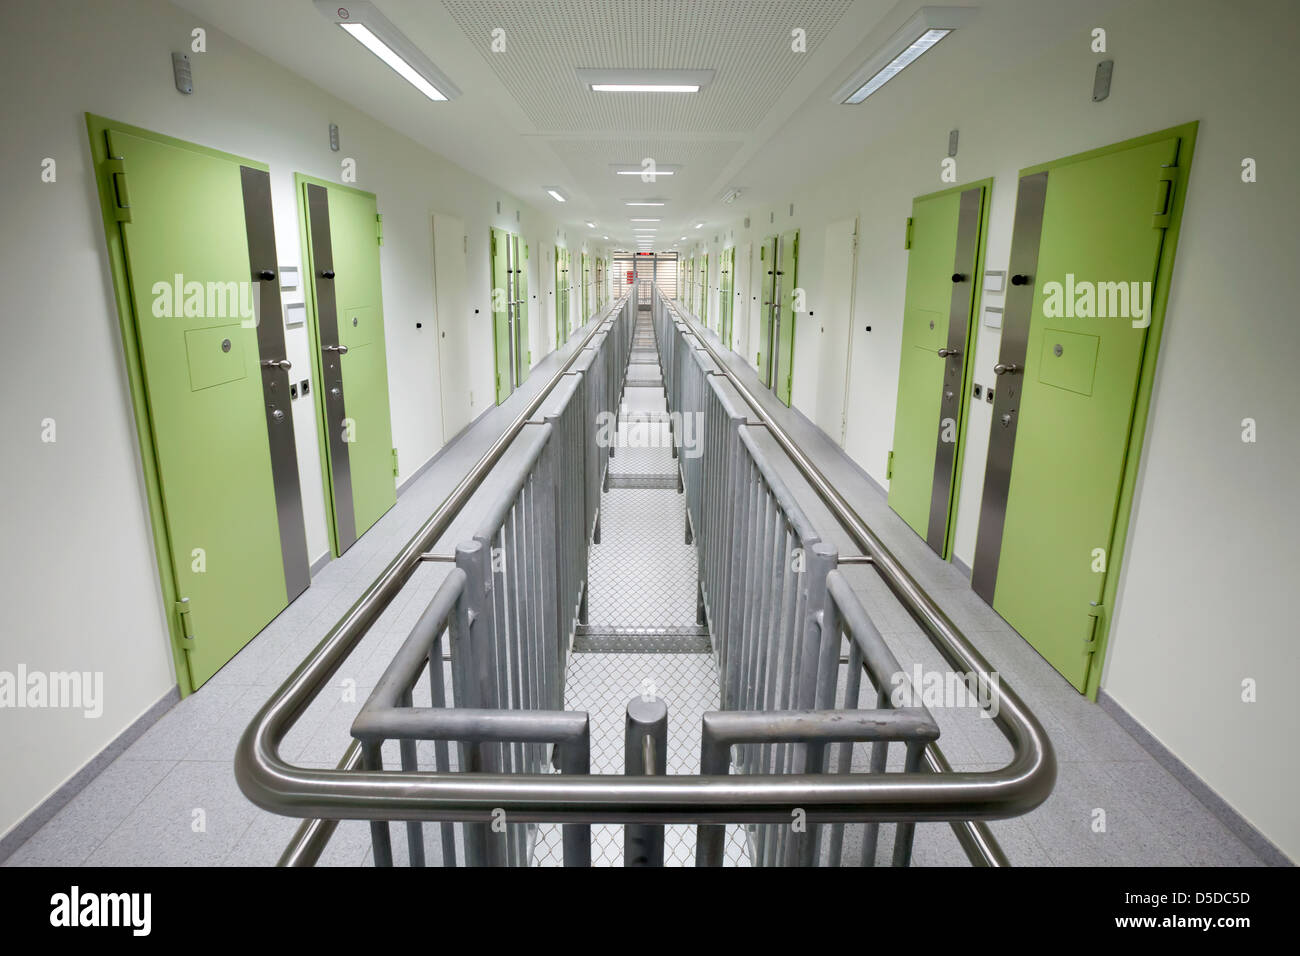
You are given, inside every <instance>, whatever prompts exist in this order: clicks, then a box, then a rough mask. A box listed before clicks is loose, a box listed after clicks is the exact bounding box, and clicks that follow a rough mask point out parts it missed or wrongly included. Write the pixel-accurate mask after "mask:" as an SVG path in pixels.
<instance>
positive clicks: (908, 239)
mask: <svg viewBox="0 0 1300 956" xmlns="http://www.w3.org/2000/svg"><path fill="white" fill-rule="evenodd" d="M903 248H904V249H911V248H912V217H911V216H908V217H907V228H906V229H905V230H904V231H903Z"/></svg>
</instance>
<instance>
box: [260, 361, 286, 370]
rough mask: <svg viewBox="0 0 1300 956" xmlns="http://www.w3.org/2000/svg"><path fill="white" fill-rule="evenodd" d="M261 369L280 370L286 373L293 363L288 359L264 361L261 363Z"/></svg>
mask: <svg viewBox="0 0 1300 956" xmlns="http://www.w3.org/2000/svg"><path fill="white" fill-rule="evenodd" d="M262 367H263V368H282V369H284V370H285V371H286V372H287V371H289V369H291V368H293V363H292V362H290V361H289V360H288V359H265V360H263V362H262Z"/></svg>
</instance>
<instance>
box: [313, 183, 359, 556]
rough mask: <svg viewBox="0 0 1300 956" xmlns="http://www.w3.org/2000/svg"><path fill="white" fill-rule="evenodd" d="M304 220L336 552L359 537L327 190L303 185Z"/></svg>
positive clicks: (314, 185) (343, 351)
mask: <svg viewBox="0 0 1300 956" xmlns="http://www.w3.org/2000/svg"><path fill="white" fill-rule="evenodd" d="M307 219H308V223H309V224H310V230H311V237H310V239H311V259H312V267H313V269H314V271H315V273H316V274H315V277H314V279H313V281H314V283H315V287H316V335H317V337H318V339H319V341H320V367H321V379H322V381H321V385H322V387H323V388H324V389H325V391H324V392H323V394H322V400H323V402H324V406H325V435H326V441H327V443H328V451H329V454H328V455H327V456H326V457H327V460H328V461H329V471H330V474H329V479H330V489H331V496H330V497H331V500H332V501H333V504H334V529H335V535H336V537H337V539H338V542H337V543H338V549H339V554H342V553H343V552H344V551H346V550H347V549H348V548H350V547H352V545H353V544H354V543H355V542H356V540H357V524H356V515H355V512H354V510H353V507H352V466H351V463H350V462H349V457H348V443H347V441H346V439H345V437H344V434H345V431H346V429H347V425H346V419H347V406H346V401H345V396H344V394H343V356H344V355H345V354H346V351H347V347H346V346H344V345H342V344H341V343H340V342H339V320H338V303H337V302H336V301H335V294H334V251H333V245H332V243H331V239H330V207H329V191H328V190H326V189H325V187H324V186H318V185H316V184H315V183H308V184H307Z"/></svg>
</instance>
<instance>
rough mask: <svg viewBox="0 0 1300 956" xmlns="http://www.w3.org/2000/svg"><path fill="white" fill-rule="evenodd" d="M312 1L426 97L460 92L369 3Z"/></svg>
mask: <svg viewBox="0 0 1300 956" xmlns="http://www.w3.org/2000/svg"><path fill="white" fill-rule="evenodd" d="M315 2H316V9H317V10H319V11H320V12H321V13H323V14H324V15H325V16H327V17H329V18H330V19H331V20H333V21H334V22H335V23H336V24H338V25H339V26H340V27H342V28H343V30H344V31H345V32H346V33H347V34H348V35H349V36H351V37H352V38H353V39H354V40H356V41H357V42H358V43H360V44H361V45H362V46H364V47H365V48H366V49H367V50H369V51H370V52H371V53H373V54H374V55H375V56H377V57H379V59H381V60H383V61H384V63H385V64H387V65H388V67H389V68H390V69H392V70H393V72H395V73H396V74H397V75H398V76H400V77H401V78H402V79H404V80H406V82H408V83H410V84H411V85H412V86H414V87H415V88H416V89H417V90H419V91H420V92H421V93H423V94H424V95H425V96H427V97H428V98H429V99H431V100H434V101H435V102H442V101H444V100H450V99H454V98H455V97H457V96H459V95H460V90H459V89H457V88H456V84H454V83H452V82H451V80H449V79H447V77H446V76H445V75H444V74H443V73H442V71H440V70H439V69H438V68H437V67H436V66H434V65H433V63H432V62H431V61H430V60H429V58H428V57H427V56H425V55H424V54H423V53H422V52H420V48H419V47H417V46H416V45H415V44H414V43H412V42H411V41H410V40H408V39H407V38H406V36H405V35H404V34H403V33H402V31H401V30H399V29H397V27H395V26H393V24H392V22H391V21H389V20H388V19H387V18H386V17H385V16H384V15H383V14H382V13H380V12H379V10H378V9H376V8H375V5H374V4H373V3H370V2H368V0H357V2H355V3H348V4H346V5H340V4H339V3H338V2H337V0H315Z"/></svg>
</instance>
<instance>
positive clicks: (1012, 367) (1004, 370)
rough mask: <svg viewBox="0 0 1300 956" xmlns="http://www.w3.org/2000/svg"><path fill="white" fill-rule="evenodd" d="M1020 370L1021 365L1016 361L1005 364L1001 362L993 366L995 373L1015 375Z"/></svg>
mask: <svg viewBox="0 0 1300 956" xmlns="http://www.w3.org/2000/svg"><path fill="white" fill-rule="evenodd" d="M1019 371H1021V368H1020V366H1019V365H1016V364H1015V363H1014V362H1012V363H1010V364H1007V365H1003V364H1002V363H1001V362H999V363H998V364H997V365H995V366H993V374H994V375H1015V374H1016V373H1017V372H1019Z"/></svg>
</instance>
